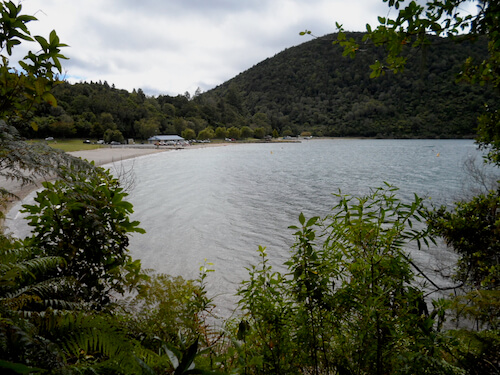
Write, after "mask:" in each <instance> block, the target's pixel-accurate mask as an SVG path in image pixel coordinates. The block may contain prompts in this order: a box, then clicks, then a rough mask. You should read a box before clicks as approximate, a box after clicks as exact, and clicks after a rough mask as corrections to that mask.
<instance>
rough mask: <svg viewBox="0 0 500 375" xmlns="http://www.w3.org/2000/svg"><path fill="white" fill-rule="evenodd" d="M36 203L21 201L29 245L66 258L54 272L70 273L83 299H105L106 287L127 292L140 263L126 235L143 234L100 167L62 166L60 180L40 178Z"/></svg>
mask: <svg viewBox="0 0 500 375" xmlns="http://www.w3.org/2000/svg"><path fill="white" fill-rule="evenodd" d="M43 185H44V188H45V189H44V190H42V191H40V192H38V193H37V196H36V198H35V201H36V202H37V204H34V205H25V206H24V210H25V212H28V214H29V215H28V217H27V219H28V220H29V225H31V226H32V227H33V233H34V234H33V237H32V238H31V240H30V243H31V245H32V246H34V247H36V248H37V249H39V252H40V254H42V255H45V256H58V257H62V258H63V259H64V260H65V261H66V266H65V267H63V268H61V270H60V271H59V272H58V275H61V276H72V277H74V278H75V279H76V280H77V281H78V283H80V287H79V289H78V290H75V295H78V297H79V298H82V299H83V300H84V301H88V302H91V301H92V302H94V303H97V306H100V305H101V304H105V303H106V301H109V298H110V295H109V294H110V292H112V291H115V292H120V293H123V292H124V291H125V287H128V288H131V287H133V286H134V285H135V284H136V283H137V282H138V281H139V280H140V279H141V276H140V263H139V261H132V259H131V258H130V256H129V255H128V249H127V246H128V242H129V240H128V234H129V233H133V232H138V233H144V230H143V229H141V228H139V227H138V225H139V223H138V222H136V221H130V220H129V217H128V215H129V214H130V213H132V212H133V210H132V205H131V204H130V203H129V202H127V201H125V200H124V198H125V197H126V196H127V193H125V192H124V191H123V189H122V188H121V187H120V185H119V181H118V180H117V179H116V178H114V177H112V176H111V174H110V172H109V171H106V170H104V169H102V168H93V169H91V170H88V169H79V168H76V167H69V168H66V167H64V168H61V170H60V176H59V179H58V180H57V181H55V182H44V183H43Z"/></svg>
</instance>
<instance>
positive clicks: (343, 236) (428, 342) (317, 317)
mask: <svg viewBox="0 0 500 375" xmlns="http://www.w3.org/2000/svg"><path fill="white" fill-rule="evenodd" d="M396 192H397V189H395V188H393V187H391V186H386V187H385V188H381V189H376V190H374V191H372V192H371V193H370V194H368V195H366V196H364V197H358V198H355V197H350V196H346V195H342V194H340V193H339V194H338V198H339V202H338V204H337V205H336V206H335V207H334V208H333V210H332V214H331V215H328V216H326V217H325V218H319V217H312V218H310V219H306V218H305V216H304V215H303V214H300V215H299V225H297V226H292V227H290V228H291V229H293V230H294V231H295V237H296V241H295V244H294V246H293V248H292V252H291V255H290V258H289V259H288V260H287V261H286V262H285V266H286V267H287V269H288V272H287V273H286V274H285V275H282V274H281V273H279V272H277V271H273V270H272V267H271V266H270V265H269V263H268V261H267V259H266V257H267V254H266V252H265V249H264V248H259V254H260V257H261V263H260V264H259V265H257V266H252V267H251V268H250V269H249V271H250V279H249V280H247V281H245V282H244V283H243V284H242V287H241V288H240V290H239V292H238V293H239V295H240V297H241V299H240V305H241V307H242V308H243V309H244V311H246V312H247V315H246V316H245V322H246V324H245V323H244V322H243V321H242V323H240V329H239V337H240V340H241V341H243V344H242V345H244V346H245V352H244V353H247V354H246V357H244V356H243V355H242V358H243V359H246V362H244V363H245V366H246V367H245V370H247V371H252V373H304V372H308V373H312V374H322V373H340V374H343V373H345V374H389V373H404V374H413V373H423V372H428V373H432V374H455V373H460V371H461V369H460V367H459V366H458V364H457V363H456V362H455V361H454V360H453V357H450V356H449V355H448V351H449V350H450V348H452V347H453V341H452V340H450V339H448V338H447V336H446V334H443V333H441V331H440V330H441V324H442V322H443V321H442V319H443V308H442V306H441V302H440V301H433V305H434V307H435V310H434V311H433V312H431V313H429V312H428V311H427V303H426V301H425V300H424V291H423V290H422V289H421V288H420V287H418V286H417V285H416V280H415V279H416V276H417V274H419V273H420V272H419V271H418V268H416V267H414V262H413V261H412V259H411V257H410V255H409V254H408V252H407V251H406V250H405V247H406V246H408V244H409V243H411V242H416V243H418V244H424V243H426V242H428V241H430V240H431V238H430V231H429V230H428V229H427V228H425V227H421V228H420V229H417V228H415V227H414V224H413V223H414V222H418V221H422V220H423V219H424V217H425V216H424V215H425V212H426V211H425V207H424V201H423V200H422V199H421V198H419V197H415V199H414V200H413V201H412V202H410V203H403V202H401V201H400V200H399V199H398V198H397V197H396ZM242 339H244V340H242ZM242 354H243V353H242ZM259 365H260V366H261V367H259Z"/></svg>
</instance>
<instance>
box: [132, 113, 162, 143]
mask: <svg viewBox="0 0 500 375" xmlns="http://www.w3.org/2000/svg"><path fill="white" fill-rule="evenodd" d="M134 128H135V131H136V134H137V135H138V136H139V138H141V139H148V138H150V137H152V136H153V135H155V134H158V132H159V130H160V123H159V121H158V120H157V119H154V118H147V119H145V118H143V119H140V120H139V121H136V122H135V124H134Z"/></svg>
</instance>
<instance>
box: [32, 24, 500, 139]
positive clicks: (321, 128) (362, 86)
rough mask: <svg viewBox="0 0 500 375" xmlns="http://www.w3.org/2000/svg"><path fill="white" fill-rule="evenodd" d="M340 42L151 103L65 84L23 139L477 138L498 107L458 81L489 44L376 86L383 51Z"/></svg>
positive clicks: (442, 42) (444, 50)
mask: <svg viewBox="0 0 500 375" xmlns="http://www.w3.org/2000/svg"><path fill="white" fill-rule="evenodd" d="M352 36H354V37H355V38H360V37H361V34H352ZM334 38H335V35H327V36H324V37H322V38H317V39H314V40H311V41H309V42H306V43H303V44H301V45H299V46H297V47H293V48H290V49H287V50H285V51H283V52H281V53H279V54H278V55H276V56H274V57H272V58H269V59H266V60H265V61H263V62H261V63H259V64H257V65H256V66H254V67H252V68H251V69H249V70H247V71H246V72H243V73H241V74H239V75H238V76H236V77H234V78H233V79H231V80H229V81H228V82H226V83H224V84H222V85H221V86H219V87H216V88H215V89H213V90H210V91H208V92H206V93H201V91H200V90H197V91H196V92H195V93H194V94H193V95H190V94H189V93H185V94H184V95H178V96H168V95H160V96H157V97H151V96H147V95H146V94H145V93H144V92H143V91H142V90H141V89H138V90H133V91H132V92H131V93H130V92H128V91H126V90H120V89H117V88H115V87H114V85H111V86H110V85H109V84H108V83H107V82H104V83H102V82H90V83H87V82H83V83H77V84H69V83H67V82H63V83H61V84H59V85H58V86H56V87H55V88H54V90H53V94H54V96H55V97H56V99H57V101H58V106H57V107H52V106H50V105H48V104H42V105H40V106H38V107H37V109H36V111H35V113H34V115H35V117H34V122H35V123H36V124H37V127H38V129H37V131H36V132H35V131H33V130H32V129H31V128H26V129H25V131H24V134H23V135H24V136H26V137H30V138H31V137H37V138H40V137H46V136H55V137H79V138H93V139H106V140H107V141H111V140H116V141H123V140H124V139H127V138H134V139H147V138H149V137H151V136H152V135H155V134H177V135H181V136H183V137H185V138H188V139H192V138H196V137H198V138H202V139H205V138H225V137H228V136H229V137H231V138H248V137H256V138H262V137H264V136H265V135H273V136H286V135H299V134H301V133H303V132H310V133H311V134H312V135H315V136H340V137H342V136H363V137H396V138H406V137H421V138H427V137H449V138H462V137H472V136H474V134H475V127H476V124H477V117H478V115H479V114H480V113H481V112H482V111H483V109H484V105H485V104H487V103H489V104H493V103H494V102H495V101H498V99H499V98H498V95H496V94H495V93H494V92H493V91H492V90H489V89H487V88H485V87H481V86H471V85H468V84H462V83H457V82H456V81H455V79H454V77H455V76H456V74H457V73H458V72H459V70H460V67H461V64H463V62H464V61H465V60H466V58H467V57H469V56H471V57H473V58H478V59H479V58H482V57H483V56H484V55H485V54H486V42H485V41H481V40H479V41H476V42H465V43H461V44H460V45H458V44H455V43H454V42H453V41H452V40H451V39H436V40H435V43H434V44H432V45H429V46H426V47H425V48H424V49H422V50H420V51H419V52H418V53H415V55H414V56H409V63H408V66H407V68H406V70H405V71H404V72H403V73H401V74H398V75H393V74H387V75H384V76H383V77H380V78H378V79H371V78H370V77H369V74H370V73H369V71H368V70H367V69H366V66H367V65H369V64H370V63H373V62H374V61H375V60H376V59H377V58H378V53H379V51H378V50H377V49H375V48H374V47H371V46H368V45H367V46H365V47H364V48H363V50H362V51H361V53H358V56H357V58H356V59H349V58H346V57H344V56H342V50H341V48H340V47H339V46H334V45H332V40H334ZM200 133H201V134H200Z"/></svg>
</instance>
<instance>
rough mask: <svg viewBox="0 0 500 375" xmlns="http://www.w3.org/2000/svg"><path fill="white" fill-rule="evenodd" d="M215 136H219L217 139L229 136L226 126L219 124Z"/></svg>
mask: <svg viewBox="0 0 500 375" xmlns="http://www.w3.org/2000/svg"><path fill="white" fill-rule="evenodd" d="M215 138H217V139H225V138H227V129H226V127H225V126H218V127H217V128H216V129H215Z"/></svg>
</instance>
